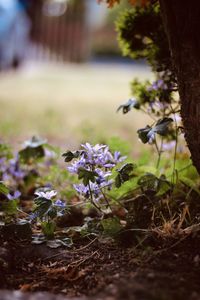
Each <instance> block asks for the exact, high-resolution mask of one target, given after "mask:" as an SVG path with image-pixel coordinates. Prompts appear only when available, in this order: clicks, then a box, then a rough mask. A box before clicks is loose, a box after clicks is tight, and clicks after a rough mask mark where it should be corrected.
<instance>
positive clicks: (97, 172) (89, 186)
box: [63, 143, 126, 211]
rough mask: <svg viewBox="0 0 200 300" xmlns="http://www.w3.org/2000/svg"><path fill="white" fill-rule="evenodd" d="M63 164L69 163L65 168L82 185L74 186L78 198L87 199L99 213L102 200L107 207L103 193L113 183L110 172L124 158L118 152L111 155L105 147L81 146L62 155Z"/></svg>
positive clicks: (87, 144)
mask: <svg viewBox="0 0 200 300" xmlns="http://www.w3.org/2000/svg"><path fill="white" fill-rule="evenodd" d="M63 157H64V158H65V162H71V164H69V166H68V167H67V169H68V171H69V172H70V173H72V174H77V175H78V179H80V180H82V183H78V184H74V188H75V190H76V191H77V192H78V193H79V195H80V196H82V197H84V198H85V199H89V200H90V201H91V203H92V204H93V205H94V206H95V207H96V208H97V209H98V210H100V211H101V208H100V202H101V200H104V201H105V202H106V203H107V205H108V206H109V203H108V200H107V198H106V196H105V193H104V192H105V191H106V190H110V189H111V188H112V185H113V183H114V181H113V179H111V175H112V170H113V169H114V168H115V167H116V165H117V164H119V163H121V162H123V161H124V160H125V159H126V157H125V156H121V153H120V152H119V151H115V152H114V153H111V152H110V150H109V147H108V146H106V145H99V144H97V145H95V146H92V145H90V144H89V143H86V144H82V145H81V149H80V150H77V151H74V152H72V151H67V152H65V153H64V154H63Z"/></svg>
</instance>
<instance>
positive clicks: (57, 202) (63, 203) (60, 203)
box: [53, 199, 66, 208]
mask: <svg viewBox="0 0 200 300" xmlns="http://www.w3.org/2000/svg"><path fill="white" fill-rule="evenodd" d="M53 205H54V206H57V207H59V208H65V207H66V203H65V202H63V201H62V200H60V199H58V200H56V201H55V202H54V204H53Z"/></svg>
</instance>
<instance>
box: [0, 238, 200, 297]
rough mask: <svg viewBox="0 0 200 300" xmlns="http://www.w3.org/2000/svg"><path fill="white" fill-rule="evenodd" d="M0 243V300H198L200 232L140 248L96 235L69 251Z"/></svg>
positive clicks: (199, 289) (28, 243)
mask: <svg viewBox="0 0 200 300" xmlns="http://www.w3.org/2000/svg"><path fill="white" fill-rule="evenodd" d="M1 245H2V246H1V248H0V269H1V270H0V271H1V276H0V288H1V292H0V300H1V299H2V300H3V299H4V300H7V299H20V300H24V299H29V298H30V299H31V300H32V299H34V300H39V299H52V300H53V299H55V300H56V299H58V300H61V299H71V298H74V299H80V300H85V299H107V300H112V299H119V300H123V299H127V300H129V299H130V300H132V299H133V300H147V299H148V300H149V299H150V300H171V299H173V300H179V299H180V300H183V299H184V300H185V299H189V300H196V299H200V247H199V246H200V237H199V236H198V235H196V236H190V237H187V238H182V239H179V240H173V241H172V240H171V241H167V240H166V241H163V240H162V241H160V242H159V241H158V240H157V241H156V244H155V242H154V247H152V245H153V244H152V241H149V242H146V244H145V245H143V247H142V248H140V249H139V248H138V247H137V246H134V245H131V246H130V245H129V246H127V245H126V246H124V245H122V243H119V242H114V241H112V240H110V239H102V240H99V239H97V238H94V239H92V240H89V239H85V240H81V241H77V242H76V243H75V246H74V247H73V248H72V249H67V250H66V248H62V249H61V248H58V249H50V248H48V247H47V246H45V245H32V244H30V242H23V243H22V242H20V243H17V242H16V241H12V242H11V241H10V242H9V244H8V243H6V242H4V243H3V242H2V243H1ZM150 245H151V247H150ZM3 290H6V291H3ZM11 290H18V291H21V292H22V293H20V292H18V293H17V294H16V292H15V293H13V292H10V291H11ZM24 292H25V293H26V294H24ZM36 292H37V293H36ZM38 292H40V293H39V294H38ZM41 292H42V294H41ZM45 292H49V293H50V294H46V293H45ZM35 293H36V294H35ZM60 294H62V295H61V296H58V295H60ZM24 295H26V297H25V296H24ZM56 295H57V296H56ZM31 297H32V298H31ZM63 297H64V298H63Z"/></svg>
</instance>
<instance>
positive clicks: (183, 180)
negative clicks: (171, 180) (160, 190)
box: [180, 176, 200, 196]
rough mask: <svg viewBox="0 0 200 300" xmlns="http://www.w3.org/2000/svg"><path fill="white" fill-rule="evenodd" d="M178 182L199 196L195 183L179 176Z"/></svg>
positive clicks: (199, 191)
mask: <svg viewBox="0 0 200 300" xmlns="http://www.w3.org/2000/svg"><path fill="white" fill-rule="evenodd" d="M180 181H181V182H182V183H184V184H185V185H186V186H188V187H189V188H190V189H192V190H193V191H195V192H196V193H197V194H198V195H199V196H200V190H199V188H198V187H197V185H196V183H195V182H194V181H193V180H191V179H190V178H188V177H184V176H181V178H180Z"/></svg>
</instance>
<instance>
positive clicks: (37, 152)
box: [19, 146, 45, 163]
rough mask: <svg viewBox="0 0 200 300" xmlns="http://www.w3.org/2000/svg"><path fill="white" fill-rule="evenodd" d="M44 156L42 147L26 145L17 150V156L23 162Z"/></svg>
mask: <svg viewBox="0 0 200 300" xmlns="http://www.w3.org/2000/svg"><path fill="white" fill-rule="evenodd" d="M44 156H45V152H44V148H43V147H42V146H38V147H26V148H25V149H22V150H21V151H19V157H20V159H21V160H22V161H23V162H24V163H30V162H32V161H33V160H37V159H40V158H43V157H44Z"/></svg>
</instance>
